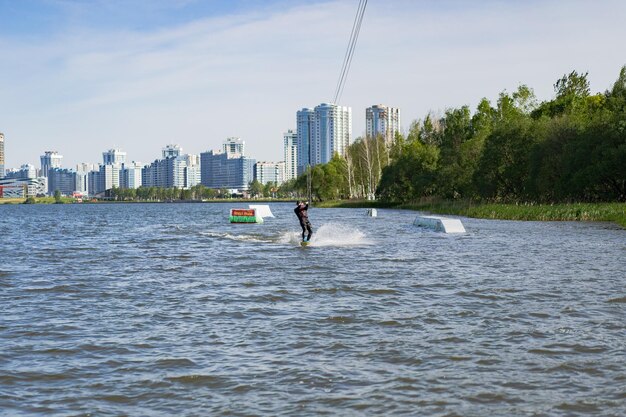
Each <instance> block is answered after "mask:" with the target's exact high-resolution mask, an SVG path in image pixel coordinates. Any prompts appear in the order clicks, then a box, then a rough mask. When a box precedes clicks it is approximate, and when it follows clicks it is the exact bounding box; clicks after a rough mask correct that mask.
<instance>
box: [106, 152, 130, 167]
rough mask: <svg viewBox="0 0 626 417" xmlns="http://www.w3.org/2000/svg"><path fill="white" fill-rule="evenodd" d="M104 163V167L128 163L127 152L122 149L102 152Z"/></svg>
mask: <svg viewBox="0 0 626 417" xmlns="http://www.w3.org/2000/svg"><path fill="white" fill-rule="evenodd" d="M102 162H103V163H104V165H120V166H121V165H122V164H123V163H125V162H126V152H123V151H122V150H120V149H109V150H108V151H105V152H102Z"/></svg>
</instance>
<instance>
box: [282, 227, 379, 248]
mask: <svg viewBox="0 0 626 417" xmlns="http://www.w3.org/2000/svg"><path fill="white" fill-rule="evenodd" d="M301 240H302V234H301V233H300V232H293V231H292V232H285V233H283V234H282V236H281V237H280V238H279V242H280V243H284V244H299V243H300V241H301ZM371 244H372V242H371V241H370V240H369V239H367V238H366V237H365V233H363V232H361V231H360V230H359V229H355V228H353V227H349V226H346V225H343V224H338V223H325V224H323V225H321V226H320V227H319V228H318V229H317V230H314V231H313V237H312V238H311V244H310V245H311V246H360V245H371Z"/></svg>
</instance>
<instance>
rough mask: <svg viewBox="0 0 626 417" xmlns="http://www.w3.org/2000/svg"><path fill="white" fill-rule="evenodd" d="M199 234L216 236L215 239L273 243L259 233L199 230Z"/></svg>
mask: <svg viewBox="0 0 626 417" xmlns="http://www.w3.org/2000/svg"><path fill="white" fill-rule="evenodd" d="M200 234H201V235H204V236H208V237H212V238H217V239H227V240H234V241H240V242H241V241H247V242H260V243H274V241H273V240H271V239H268V238H266V237H265V236H259V235H246V234H242V235H235V234H231V233H215V232H200Z"/></svg>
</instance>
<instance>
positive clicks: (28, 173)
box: [4, 164, 37, 179]
mask: <svg viewBox="0 0 626 417" xmlns="http://www.w3.org/2000/svg"><path fill="white" fill-rule="evenodd" d="M4 177H5V178H7V179H9V178H15V179H29V178H37V168H35V166H34V165H31V164H24V165H22V166H21V167H20V169H18V170H15V171H12V172H8V171H5V173H4Z"/></svg>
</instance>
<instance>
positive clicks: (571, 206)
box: [315, 200, 626, 229]
mask: <svg viewBox="0 0 626 417" xmlns="http://www.w3.org/2000/svg"><path fill="white" fill-rule="evenodd" d="M315 207H320V208H391V209H402V210H413V211H425V212H430V213H433V214H448V215H455V216H463V217H472V218H478V219H491V220H523V221H584V222H589V221H591V222H614V223H616V224H618V225H619V226H621V227H622V228H624V229H626V203H563V204H531V203H526V204H503V203H474V202H468V201H425V202H415V203H404V204H391V203H383V202H378V201H367V200H339V201H327V202H322V203H316V204H315Z"/></svg>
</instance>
